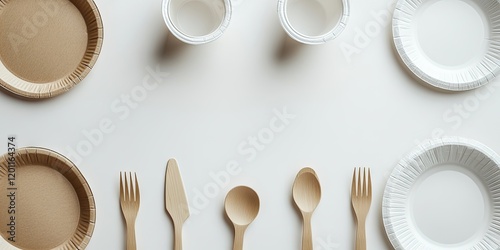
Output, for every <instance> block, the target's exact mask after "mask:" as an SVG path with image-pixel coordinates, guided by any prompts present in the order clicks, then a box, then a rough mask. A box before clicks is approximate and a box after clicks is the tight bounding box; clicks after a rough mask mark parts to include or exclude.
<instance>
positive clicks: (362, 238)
mask: <svg viewBox="0 0 500 250" xmlns="http://www.w3.org/2000/svg"><path fill="white" fill-rule="evenodd" d="M356 250H366V230H365V221H364V220H360V221H358V227H357V230H356Z"/></svg>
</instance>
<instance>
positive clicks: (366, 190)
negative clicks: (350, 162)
mask: <svg viewBox="0 0 500 250" xmlns="http://www.w3.org/2000/svg"><path fill="white" fill-rule="evenodd" d="M351 202H352V207H353V209H354V213H355V215H356V222H357V229H356V250H366V232H365V224H366V223H365V222H366V216H367V215H368V211H369V210H370V204H371V202H372V180H371V174H370V169H369V168H368V169H366V168H363V171H361V168H358V169H354V173H353V175H352V186H351Z"/></svg>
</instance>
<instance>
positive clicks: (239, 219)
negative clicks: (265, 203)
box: [224, 186, 260, 250]
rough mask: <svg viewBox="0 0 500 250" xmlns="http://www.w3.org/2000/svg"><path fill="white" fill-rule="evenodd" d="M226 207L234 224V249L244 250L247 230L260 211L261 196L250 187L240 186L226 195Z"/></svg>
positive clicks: (228, 215)
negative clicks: (244, 237)
mask: <svg viewBox="0 0 500 250" xmlns="http://www.w3.org/2000/svg"><path fill="white" fill-rule="evenodd" d="M224 207H225V209H226V214H227V217H229V219H230V220H231V221H232V222H233V225H234V245H233V250H242V249H243V236H244V234H245V230H246V229H247V227H248V225H250V223H252V221H253V220H254V219H255V217H257V214H258V213H259V207H260V201H259V196H258V195H257V193H256V192H255V191H254V190H253V189H251V188H249V187H246V186H238V187H235V188H233V189H231V191H229V193H228V194H227V195H226V199H225V201H224Z"/></svg>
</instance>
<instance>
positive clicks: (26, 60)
mask: <svg viewBox="0 0 500 250" xmlns="http://www.w3.org/2000/svg"><path fill="white" fill-rule="evenodd" d="M102 39H103V29H102V21H101V17H100V14H99V11H98V9H97V7H96V5H95V3H94V2H93V1H92V0H0V86H2V87H3V88H5V89H6V90H8V91H9V92H12V93H14V94H15V95H18V96H22V97H26V98H32V99H38V98H48V97H52V96H56V95H59V94H62V93H64V92H66V91H68V90H69V89H71V88H72V87H73V86H75V85H76V84H77V83H79V82H80V81H81V80H82V79H83V78H85V76H86V75H87V74H88V73H89V72H90V70H91V69H92V67H93V65H94V64H95V62H96V60H97V57H98V56H99V53H100V50H101V46H102Z"/></svg>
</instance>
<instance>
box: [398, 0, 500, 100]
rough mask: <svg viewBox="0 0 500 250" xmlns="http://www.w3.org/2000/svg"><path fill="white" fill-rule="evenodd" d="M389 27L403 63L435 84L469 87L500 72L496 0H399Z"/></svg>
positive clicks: (458, 88)
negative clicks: (391, 25) (391, 24)
mask: <svg viewBox="0 0 500 250" xmlns="http://www.w3.org/2000/svg"><path fill="white" fill-rule="evenodd" d="M392 28H393V37H394V44H395V47H396V50H397V51H398V53H399V55H400V56H401V59H402V61H403V62H404V64H406V66H407V67H408V68H409V69H410V70H411V71H412V72H413V73H414V74H415V75H416V76H417V77H418V78H420V79H421V80H423V81H424V82H427V83H429V84H431V85H433V86H435V87H438V88H441V89H446V90H452V91H463V90H470V89H474V88H477V87H480V86H482V85H484V84H486V83H488V82H489V81H491V80H492V79H493V78H494V77H495V76H496V75H497V74H498V73H499V70H500V3H499V2H498V1H496V0H399V1H398V2H397V4H396V9H395V11H394V15H393V27H392Z"/></svg>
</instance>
